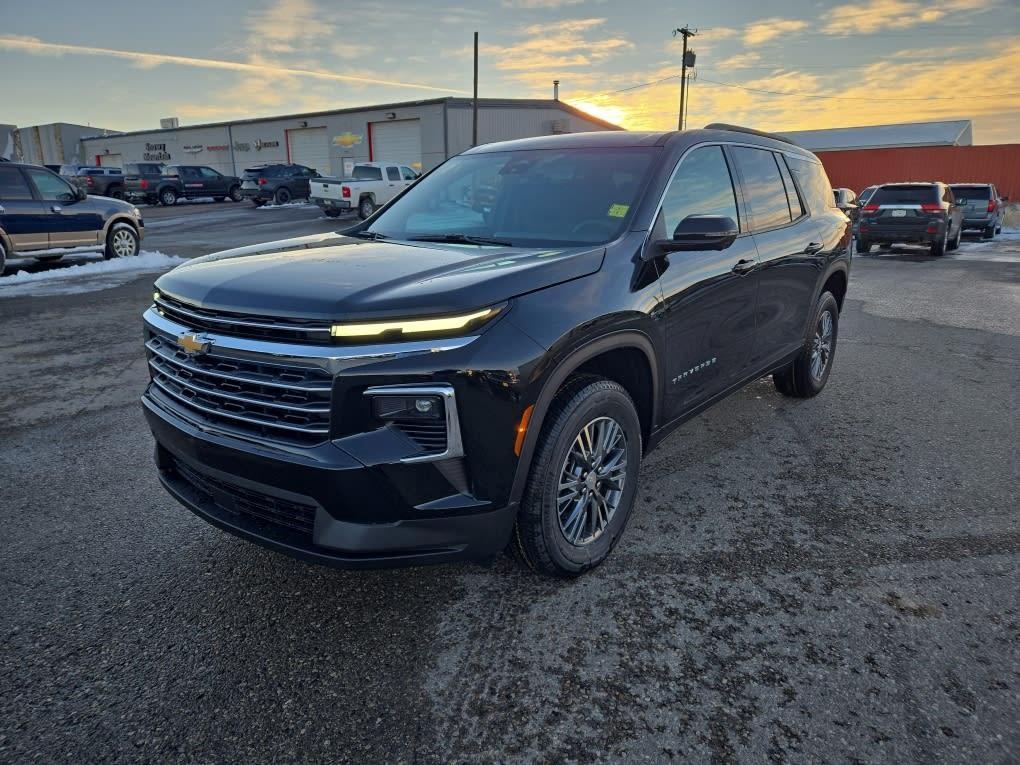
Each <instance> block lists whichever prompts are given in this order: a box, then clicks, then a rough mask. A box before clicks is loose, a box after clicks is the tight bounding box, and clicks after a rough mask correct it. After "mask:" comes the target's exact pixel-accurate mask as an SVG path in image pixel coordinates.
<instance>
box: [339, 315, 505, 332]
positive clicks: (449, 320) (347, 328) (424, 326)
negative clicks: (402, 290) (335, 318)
mask: <svg viewBox="0 0 1020 765" xmlns="http://www.w3.org/2000/svg"><path fill="white" fill-rule="evenodd" d="M493 313H495V310H494V309H492V308H486V309H484V310H482V311H476V312H475V313H469V314H464V315H463V316H443V317H440V318H436V319H403V320H397V321H380V322H373V323H370V324H334V325H333V326H332V328H331V329H330V334H331V335H332V336H333V337H375V336H377V335H381V334H383V333H384V332H392V331H394V330H399V331H400V332H401V333H403V334H405V335H413V334H420V333H426V332H449V331H452V330H457V329H462V328H464V327H466V326H467V325H468V324H470V323H471V322H473V321H477V320H478V319H484V318H485V317H486V316H491V315H492V314H493Z"/></svg>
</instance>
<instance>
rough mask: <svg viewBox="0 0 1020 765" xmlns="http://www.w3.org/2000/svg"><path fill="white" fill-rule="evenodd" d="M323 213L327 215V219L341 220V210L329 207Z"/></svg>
mask: <svg viewBox="0 0 1020 765" xmlns="http://www.w3.org/2000/svg"><path fill="white" fill-rule="evenodd" d="M323 212H324V213H326V217H327V218H339V217H340V211H339V210H334V209H333V208H331V207H327V208H326V209H324V210H323Z"/></svg>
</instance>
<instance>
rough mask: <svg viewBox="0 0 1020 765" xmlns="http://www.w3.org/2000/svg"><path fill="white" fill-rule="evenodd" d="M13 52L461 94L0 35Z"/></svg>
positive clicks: (424, 86)
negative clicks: (105, 58) (76, 56)
mask: <svg viewBox="0 0 1020 765" xmlns="http://www.w3.org/2000/svg"><path fill="white" fill-rule="evenodd" d="M5 49H6V50H14V51H20V52H22V53H30V54H34V55H40V54H41V55H54V54H56V55H63V54H69V55H79V56H103V57H108V58H118V59H122V60H127V61H131V62H132V63H133V64H135V65H137V66H141V67H144V68H149V67H155V66H161V65H164V64H168V65H173V66H190V67H197V68H200V69H218V70H223V71H234V72H247V73H249V74H259V75H283V76H294V77H304V78H311V79H317V80H333V81H336V82H347V83H356V84H361V85H383V86H387V87H394V88H408V89H416V90H431V91H439V92H441V93H462V92H463V91H461V90H455V89H453V88H444V87H438V86H435V85H427V84H424V83H420V82H401V81H399V80H388V79H383V78H381V77H375V76H369V75H363V76H356V75H349V74H338V73H336V72H327V71H323V70H320V69H301V68H293V67H286V66H281V65H278V64H274V63H243V62H240V61H225V60H222V59H211V58H195V57H192V56H171V55H167V54H164V53H145V52H142V51H131V50H119V49H116V48H100V47H95V46H90V45H68V44H64V43H48V42H43V41H42V40H40V39H38V38H35V37H25V36H20V35H0V50H5Z"/></svg>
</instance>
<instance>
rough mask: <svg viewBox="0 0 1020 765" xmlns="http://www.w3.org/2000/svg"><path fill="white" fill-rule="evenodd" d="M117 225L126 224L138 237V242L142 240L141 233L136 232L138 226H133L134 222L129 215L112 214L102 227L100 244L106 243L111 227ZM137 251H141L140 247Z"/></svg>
mask: <svg viewBox="0 0 1020 765" xmlns="http://www.w3.org/2000/svg"><path fill="white" fill-rule="evenodd" d="M118 223H126V224H128V225H129V226H131V228H133V229H134V231H135V234H136V235H137V236H138V238H139V240H140V239H141V238H142V235H141V232H139V230H138V226H137V225H135V221H134V219H133V218H132V217H131V216H130V215H126V214H124V213H114V214H113V215H111V216H110V217H109V219H108V220H107V221H106V225H104V226H103V241H102V243H105V242H106V238H107V237H108V236H109V235H110V232H111V231H112V230H113V227H114V226H116V225H117V224H118ZM139 249H141V247H140V246H139Z"/></svg>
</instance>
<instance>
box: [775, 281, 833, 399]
mask: <svg viewBox="0 0 1020 765" xmlns="http://www.w3.org/2000/svg"><path fill="white" fill-rule="evenodd" d="M813 318H814V321H813V322H812V324H811V327H812V330H811V332H809V333H808V337H807V338H806V339H805V341H804V347H803V348H802V349H801V351H800V354H799V355H798V356H797V358H796V359H794V360H793V362H791V363H790V364H789V365H788V366H786V367H784V368H783V369H781V370H780V371H778V372H774V373H773V374H772V381H773V383H775V386H776V390H778V391H779V392H780V393H782V394H783V395H784V396H792V397H794V398H811V397H812V396H817V395H818V394H819V393H821V392H822V388H824V387H825V383H826V382H828V380H829V371H830V370H831V369H832V360H833V358H834V357H835V355H836V338H837V336H838V334H839V304H838V303H837V302H836V298H834V297H833V296H832V293H831V292H823V293H822V294H821V297H819V298H818V304H817V305H816V306H815V312H814V317H813Z"/></svg>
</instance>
